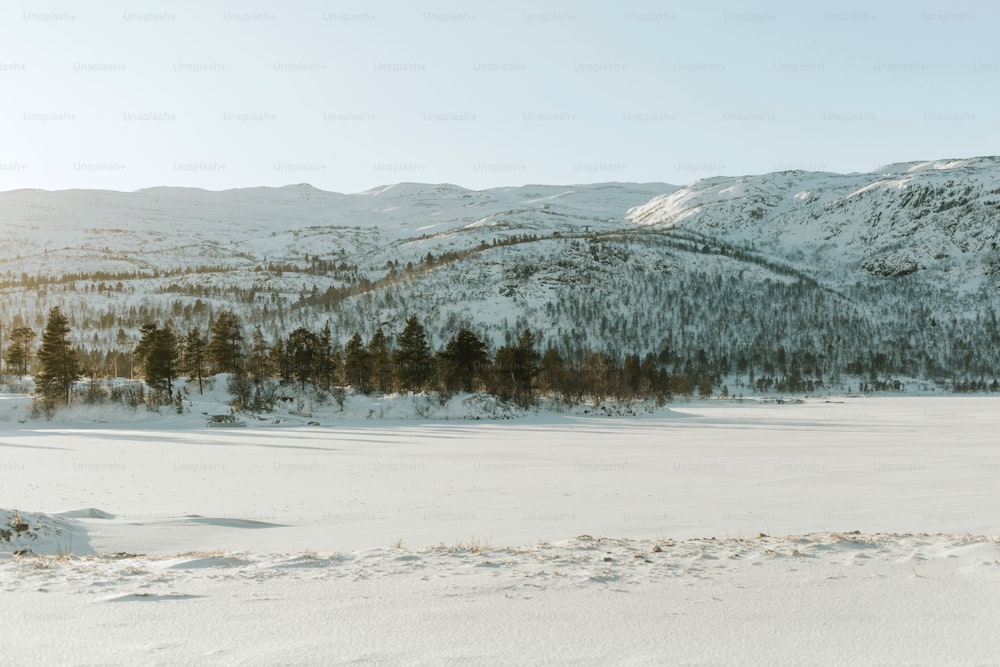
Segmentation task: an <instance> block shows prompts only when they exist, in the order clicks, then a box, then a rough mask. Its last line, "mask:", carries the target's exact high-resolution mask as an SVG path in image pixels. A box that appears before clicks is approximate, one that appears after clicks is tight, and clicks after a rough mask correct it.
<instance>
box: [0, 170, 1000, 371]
mask: <svg viewBox="0 0 1000 667" xmlns="http://www.w3.org/2000/svg"><path fill="white" fill-rule="evenodd" d="M998 217H1000V158H991V157H983V158H975V159H968V160H949V161H938V162H922V163H905V164H895V165H889V166H887V167H884V168H883V169H880V170H877V171H875V172H871V173H864V174H830V173H810V172H802V171H790V172H779V173H775V174H766V175H761V176H746V177H736V178H730V177H715V178H709V179H705V180H701V181H698V182H696V183H694V184H691V185H688V186H685V187H680V188H678V187H676V186H671V185H666V184H662V183H653V184H627V183H604V184H592V185H574V186H544V185H531V186H523V187H508V188H495V189H490V190H483V191H473V190H467V189H464V188H461V187H459V186H456V185H449V184H441V185H427V184H418V183H399V184H394V185H387V186H384V187H379V188H374V189H372V190H369V191H367V192H362V193H356V194H339V193H332V192H324V191H320V190H317V189H315V188H313V187H311V186H309V185H307V184H299V185H290V186H286V187H282V188H247V189H240V190H228V191H223V192H209V191H204V190H197V189H189V188H149V189H145V190H139V191H136V192H129V193H124V192H108V191H91V190H69V191H58V192H47V191H41V190H17V191H9V192H0V224H2V225H3V228H4V230H5V232H6V233H5V234H3V235H0V253H2V256H3V257H4V258H5V261H4V262H3V264H2V265H0V293H2V294H3V295H4V299H3V300H2V301H0V322H12V321H13V322H16V321H20V322H22V323H27V324H28V325H29V326H33V327H35V328H36V329H40V328H41V326H42V325H43V324H44V317H45V314H46V313H47V312H48V309H49V308H50V307H51V306H54V305H59V306H61V307H62V308H63V310H64V312H66V313H67V314H68V315H69V317H70V319H71V326H72V327H73V329H74V335H75V336H77V339H78V342H79V344H80V346H81V348H84V349H88V350H91V351H93V352H95V354H96V353H103V351H107V350H109V349H111V348H112V347H113V342H112V341H113V340H114V337H115V335H116V333H117V331H118V329H119V328H123V329H125V330H126V331H127V332H135V331H136V330H137V329H138V327H139V326H140V325H141V324H142V323H143V322H145V321H149V320H156V321H167V320H169V321H171V322H172V323H173V325H174V327H175V328H176V329H178V330H181V331H186V330H187V329H188V328H190V327H192V326H200V327H202V329H203V330H204V329H206V328H207V324H208V322H209V321H210V320H211V319H212V317H213V316H214V314H216V313H218V312H219V311H220V310H222V309H232V310H234V311H236V312H237V314H238V315H240V317H241V318H242V320H243V322H244V324H245V325H246V326H247V327H249V326H251V325H255V324H260V325H261V326H262V328H263V331H264V332H265V334H266V335H267V336H268V337H269V338H270V339H272V340H273V339H275V338H277V337H279V336H284V335H287V333H288V332H289V331H291V330H292V329H293V328H295V327H297V326H307V327H314V328H317V329H318V328H319V327H321V326H323V324H324V323H325V322H330V323H331V326H332V328H333V330H334V334H335V336H336V338H337V339H338V340H339V341H340V342H341V343H344V342H346V340H347V339H348V338H349V337H350V336H351V334H352V333H354V332H355V331H357V332H359V333H361V334H362V335H363V336H364V337H366V338H367V337H368V336H370V335H371V334H372V333H373V332H374V330H375V329H376V328H377V327H379V326H382V327H383V328H384V329H386V331H387V333H390V334H395V333H398V332H399V331H400V330H401V329H402V324H403V322H404V320H405V318H406V317H408V316H409V315H411V314H417V315H419V316H420V317H421V319H422V321H424V322H425V323H426V325H427V328H428V333H429V336H430V342H431V344H432V346H435V347H439V346H441V345H442V344H443V343H444V342H445V341H446V340H447V338H448V337H450V336H451V335H453V334H454V333H455V332H456V331H457V329H458V327H460V326H465V327H468V328H470V329H472V330H473V331H475V332H476V333H478V334H479V335H480V336H482V337H483V338H484V339H486V340H488V341H490V343H491V344H492V345H494V346H497V345H500V344H503V343H504V342H505V341H506V340H509V338H510V336H512V335H516V334H517V332H518V331H519V330H520V329H523V328H524V327H531V328H532V329H533V330H535V331H536V333H537V339H538V341H539V345H540V346H541V347H542V348H543V349H544V348H546V347H549V346H552V347H556V348H557V349H559V350H560V351H561V352H562V353H563V354H564V355H565V356H567V357H571V358H576V359H582V358H583V356H584V355H585V354H586V353H588V352H589V351H595V350H599V351H604V352H606V353H608V354H610V355H611V357H612V358H619V359H620V358H621V357H622V356H623V355H624V354H627V353H634V354H639V355H640V356H641V355H645V354H653V355H655V356H656V357H657V359H658V362H659V363H660V364H662V365H663V366H664V367H666V368H668V369H673V370H675V371H681V370H686V371H687V372H689V373H691V374H692V376H694V375H695V374H698V375H700V374H702V373H706V372H707V373H711V374H712V375H713V376H715V377H716V378H721V377H723V376H726V375H729V376H732V375H733V374H734V373H735V372H736V371H737V370H738V367H739V366H742V370H743V371H745V372H746V377H744V379H743V380H744V381H745V380H746V379H747V377H749V378H750V379H751V380H752V379H753V378H754V377H756V378H757V379H759V378H761V376H762V375H765V374H766V375H767V376H776V377H780V376H787V375H790V374H792V373H793V372H796V373H797V372H802V373H804V374H806V375H809V376H812V377H815V378H816V379H817V380H818V379H820V378H823V377H826V378H828V379H829V378H830V376H831V375H832V376H834V378H837V377H839V376H840V374H841V373H847V374H849V375H852V376H863V377H864V378H865V379H866V380H868V379H871V376H872V375H877V376H879V377H882V376H886V377H888V376H893V377H909V378H922V379H930V380H934V381H941V380H948V381H953V382H958V381H960V380H961V381H966V380H968V381H970V382H975V383H977V384H978V385H979V386H982V385H983V383H985V384H989V383H990V381H991V380H993V379H995V378H996V377H997V374H998V373H1000V334H998V332H997V325H996V321H997V319H996V312H997V310H998V306H1000V296H998V294H1000V292H998V289H997V288H998V285H1000V224H998V222H1000V221H998ZM702 353H704V354H702ZM698 358H700V359H701V360H702V363H701V364H700V366H699V367H697V368H696V367H695V365H694V364H695V362H694V360H696V359H698ZM706 359H707V361H706ZM741 359H743V360H745V361H746V362H747V363H746V364H739V365H738V364H737V361H738V360H741ZM740 382H741V383H742V382H743V381H740ZM843 384H844V386H845V387H848V386H849V385H848V383H846V382H845V383H843ZM827 386H829V385H827Z"/></svg>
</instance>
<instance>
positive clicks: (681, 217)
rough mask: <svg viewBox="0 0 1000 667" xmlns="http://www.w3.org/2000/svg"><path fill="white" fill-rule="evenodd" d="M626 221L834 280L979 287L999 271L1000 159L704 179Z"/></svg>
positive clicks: (641, 209)
mask: <svg viewBox="0 0 1000 667" xmlns="http://www.w3.org/2000/svg"><path fill="white" fill-rule="evenodd" d="M628 218H629V219H630V220H633V221H635V222H636V223H638V224H642V225H648V226H654V227H659V228H675V227H676V228H680V229H690V230H693V231H697V232H699V233H702V234H706V235H709V236H716V237H721V238H725V239H727V240H729V241H735V240H740V241H744V240H745V241H749V242H751V243H753V244H754V245H755V246H758V247H767V248H768V249H769V250H770V251H772V252H776V253H779V254H780V255H782V256H784V257H786V258H789V259H794V260H798V261H797V263H799V264H801V265H802V266H803V267H810V268H812V269H814V270H816V269H821V270H822V271H823V272H824V274H825V276H826V277H828V278H830V279H833V280H837V279H838V278H839V279H847V280H853V279H854V275H853V272H854V270H855V269H861V270H863V271H866V272H868V273H870V274H872V275H877V276H899V275H904V274H907V273H913V272H916V271H920V270H922V269H931V268H933V269H938V270H940V271H943V272H954V273H953V275H952V277H953V278H954V279H955V280H958V281H966V282H968V283H970V284H972V285H974V286H978V284H979V283H980V280H981V278H982V276H983V274H989V273H995V272H996V271H997V270H1000V264H998V262H997V260H998V258H1000V158H997V157H982V158H974V159H968V160H939V161H936V162H908V163H901V164H892V165H887V166H885V167H883V168H881V169H878V170H877V171H875V172H872V173H864V174H830V173H809V172H803V171H785V172H780V173H775V174H766V175H763V176H744V177H741V178H710V179H705V180H702V181H698V182H697V183H694V184H693V185H690V186H688V187H684V188H681V189H679V190H676V191H674V192H672V193H665V194H663V195H662V196H659V197H656V198H654V199H652V200H651V201H649V202H647V203H645V204H643V205H641V206H637V207H635V208H634V209H632V210H630V211H629V212H628Z"/></svg>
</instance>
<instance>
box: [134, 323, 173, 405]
mask: <svg viewBox="0 0 1000 667" xmlns="http://www.w3.org/2000/svg"><path fill="white" fill-rule="evenodd" d="M140 332H141V333H142V337H141V338H140V339H139V344H138V345H136V347H135V356H136V357H137V358H138V359H139V360H140V361H142V363H143V365H144V366H145V375H146V384H148V385H149V386H150V387H152V388H153V389H156V390H158V391H160V392H165V393H166V396H167V398H168V399H170V398H172V397H173V393H174V388H173V381H174V380H173V379H174V377H175V376H176V374H177V365H178V360H179V355H178V351H177V336H176V335H175V334H174V330H173V328H172V327H171V326H170V324H169V323H168V324H165V325H164V326H163V328H160V327H159V326H157V325H156V324H155V323H153V322H147V323H146V324H144V325H142V328H141V329H140Z"/></svg>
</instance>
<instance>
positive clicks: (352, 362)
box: [344, 332, 372, 393]
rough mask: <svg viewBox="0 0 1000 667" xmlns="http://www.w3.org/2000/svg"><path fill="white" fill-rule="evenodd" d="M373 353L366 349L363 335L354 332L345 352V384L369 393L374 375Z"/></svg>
mask: <svg viewBox="0 0 1000 667" xmlns="http://www.w3.org/2000/svg"><path fill="white" fill-rule="evenodd" d="M371 356H372V355H371V353H370V352H369V351H368V350H367V349H365V344H364V341H363V340H362V339H361V334H359V333H358V332H354V335H353V336H351V339H350V340H349V341H347V347H346V348H345V350H344V382H345V383H346V384H348V385H351V386H353V387H355V388H356V389H357V390H358V391H360V392H362V393H368V389H369V381H370V379H371V375H372V368H371Z"/></svg>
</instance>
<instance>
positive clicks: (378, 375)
mask: <svg viewBox="0 0 1000 667" xmlns="http://www.w3.org/2000/svg"><path fill="white" fill-rule="evenodd" d="M368 354H369V360H370V363H371V378H370V380H369V384H370V386H371V387H373V388H374V389H375V390H376V391H380V392H382V393H383V394H384V393H386V392H389V391H392V380H393V370H392V355H391V354H390V352H389V342H388V341H387V340H386V337H385V333H383V331H382V328H381V327H379V328H378V329H376V330H375V333H374V334H373V335H372V339H371V340H370V341H368Z"/></svg>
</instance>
